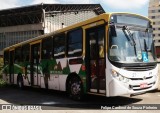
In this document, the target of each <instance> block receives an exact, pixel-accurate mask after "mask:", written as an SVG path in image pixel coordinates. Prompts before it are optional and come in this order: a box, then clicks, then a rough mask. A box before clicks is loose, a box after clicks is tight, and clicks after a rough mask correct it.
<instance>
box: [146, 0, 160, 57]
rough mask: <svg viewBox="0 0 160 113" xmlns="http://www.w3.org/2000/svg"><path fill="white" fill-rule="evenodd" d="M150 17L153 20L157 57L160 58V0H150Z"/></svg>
mask: <svg viewBox="0 0 160 113" xmlns="http://www.w3.org/2000/svg"><path fill="white" fill-rule="evenodd" d="M148 17H149V18H150V19H151V20H152V22H153V36H154V40H155V47H156V53H157V57H158V58H160V0H150V2H149V8H148Z"/></svg>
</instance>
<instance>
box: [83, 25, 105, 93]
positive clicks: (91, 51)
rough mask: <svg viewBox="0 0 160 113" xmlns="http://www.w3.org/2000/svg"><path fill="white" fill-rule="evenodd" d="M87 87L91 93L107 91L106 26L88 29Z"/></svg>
mask: <svg viewBox="0 0 160 113" xmlns="http://www.w3.org/2000/svg"><path fill="white" fill-rule="evenodd" d="M86 68H87V86H88V87H87V89H88V92H91V93H99V94H105V93H106V77H105V68H106V66H105V27H104V26H101V27H97V28H92V29H88V30H86Z"/></svg>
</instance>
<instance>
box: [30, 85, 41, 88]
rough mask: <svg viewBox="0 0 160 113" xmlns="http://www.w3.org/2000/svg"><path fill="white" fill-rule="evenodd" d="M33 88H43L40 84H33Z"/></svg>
mask: <svg viewBox="0 0 160 113" xmlns="http://www.w3.org/2000/svg"><path fill="white" fill-rule="evenodd" d="M32 87H33V88H41V87H40V86H38V85H34V86H32Z"/></svg>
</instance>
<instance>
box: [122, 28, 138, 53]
mask: <svg viewBox="0 0 160 113" xmlns="http://www.w3.org/2000/svg"><path fill="white" fill-rule="evenodd" d="M122 31H123V32H124V34H125V36H126V38H127V40H128V41H129V42H130V44H131V46H134V52H135V55H136V56H137V51H136V42H135V40H134V38H133V35H132V34H131V32H130V30H129V29H128V28H127V26H123V28H122ZM126 31H127V32H128V34H129V35H128V34H127V33H126Z"/></svg>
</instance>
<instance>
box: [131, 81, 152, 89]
mask: <svg viewBox="0 0 160 113" xmlns="http://www.w3.org/2000/svg"><path fill="white" fill-rule="evenodd" d="M154 84H155V82H153V83H149V84H148V87H146V88H140V85H133V86H130V87H132V88H133V90H134V91H140V90H145V89H149V88H151V87H152V86H153V85H154Z"/></svg>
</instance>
